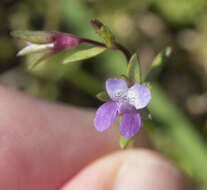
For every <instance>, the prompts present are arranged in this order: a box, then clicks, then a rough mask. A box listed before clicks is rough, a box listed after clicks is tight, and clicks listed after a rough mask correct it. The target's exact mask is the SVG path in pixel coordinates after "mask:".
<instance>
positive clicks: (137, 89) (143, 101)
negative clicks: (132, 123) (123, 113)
mask: <svg viewBox="0 0 207 190" xmlns="http://www.w3.org/2000/svg"><path fill="white" fill-rule="evenodd" d="M127 99H128V102H129V104H130V105H133V106H134V107H135V108H136V109H141V108H144V107H146V106H147V104H149V102H150V100H151V93H150V90H149V89H148V88H147V87H145V86H142V85H140V84H134V85H133V86H132V87H131V88H129V90H128V93H127Z"/></svg>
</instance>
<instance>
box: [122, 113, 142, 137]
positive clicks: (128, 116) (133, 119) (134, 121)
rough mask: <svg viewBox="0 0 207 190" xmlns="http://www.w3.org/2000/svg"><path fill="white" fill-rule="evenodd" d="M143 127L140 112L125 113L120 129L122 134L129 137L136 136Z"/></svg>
mask: <svg viewBox="0 0 207 190" xmlns="http://www.w3.org/2000/svg"><path fill="white" fill-rule="evenodd" d="M140 127H141V117H140V114H139V113H124V114H123V117H122V120H121V124H120V131H121V135H122V136H124V137H126V138H129V137H132V136H134V135H135V134H136V133H137V132H138V130H139V129H140Z"/></svg>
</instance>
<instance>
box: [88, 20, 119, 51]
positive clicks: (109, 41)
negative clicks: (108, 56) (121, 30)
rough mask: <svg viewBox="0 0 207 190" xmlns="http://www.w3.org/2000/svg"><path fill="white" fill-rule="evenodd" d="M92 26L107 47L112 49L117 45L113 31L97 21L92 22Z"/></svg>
mask: <svg viewBox="0 0 207 190" xmlns="http://www.w3.org/2000/svg"><path fill="white" fill-rule="evenodd" d="M91 25H92V27H93V28H94V30H95V31H96V33H97V34H98V35H99V37H100V38H101V39H102V40H103V41H104V42H105V44H106V46H107V47H108V48H112V47H113V45H114V43H115V37H114V36H113V34H112V32H111V30H110V29H109V28H108V27H107V26H105V25H104V24H102V23H101V22H100V21H99V20H97V19H94V20H91Z"/></svg>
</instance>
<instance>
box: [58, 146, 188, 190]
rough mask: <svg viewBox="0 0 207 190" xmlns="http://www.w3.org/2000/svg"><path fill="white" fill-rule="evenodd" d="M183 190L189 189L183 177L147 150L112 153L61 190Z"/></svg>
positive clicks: (159, 157) (163, 159)
mask: <svg viewBox="0 0 207 190" xmlns="http://www.w3.org/2000/svg"><path fill="white" fill-rule="evenodd" d="M85 188H87V189H90V190H105V189H113V190H122V189H123V190H126V189H130V190H136V189H144V190H151V189H153V190H165V189H168V190H175V189H176V190H183V189H186V190H188V189H190V186H189V184H188V183H187V182H186V179H185V177H184V176H183V174H182V173H181V172H180V171H179V170H178V169H177V168H176V167H175V166H174V165H173V164H172V163H171V162H169V161H168V160H166V159H165V158H164V157H162V156H161V155H159V154H158V153H155V152H153V151H148V150H144V149H141V150H126V151H121V152H117V153H114V154H111V155H109V156H106V157H104V158H102V159H99V160H98V161H96V162H94V163H92V164H91V165H90V166H88V167H87V168H85V169H84V170H82V171H81V172H80V173H79V174H78V175H77V176H76V177H74V178H73V179H72V180H71V181H69V182H68V183H67V184H66V185H65V186H64V187H62V188H61V190H69V189H70V190H78V189H85Z"/></svg>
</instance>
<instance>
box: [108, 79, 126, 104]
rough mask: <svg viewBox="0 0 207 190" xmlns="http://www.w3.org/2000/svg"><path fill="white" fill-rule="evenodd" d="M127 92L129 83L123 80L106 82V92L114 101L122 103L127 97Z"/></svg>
mask: <svg viewBox="0 0 207 190" xmlns="http://www.w3.org/2000/svg"><path fill="white" fill-rule="evenodd" d="M127 90H128V86H127V83H126V82H125V81H124V80H122V79H118V78H110V79H108V80H106V91H107V93H108V95H109V97H110V98H111V99H112V100H114V101H120V100H121V99H123V98H124V97H126V92H127Z"/></svg>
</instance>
